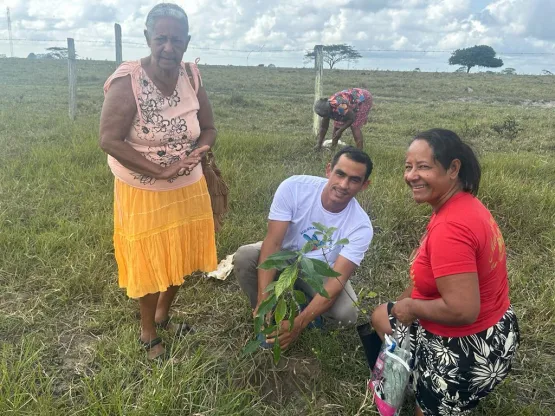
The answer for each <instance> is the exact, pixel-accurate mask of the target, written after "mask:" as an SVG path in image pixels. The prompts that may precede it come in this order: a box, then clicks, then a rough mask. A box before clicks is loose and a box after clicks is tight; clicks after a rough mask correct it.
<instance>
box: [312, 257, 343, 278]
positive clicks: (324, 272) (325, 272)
mask: <svg viewBox="0 0 555 416" xmlns="http://www.w3.org/2000/svg"><path fill="white" fill-rule="evenodd" d="M308 260H309V261H310V262H311V263H312V266H313V267H314V270H315V271H316V273H318V274H319V275H320V276H326V277H339V276H341V273H337V272H336V271H335V270H333V269H332V268H331V267H330V265H329V264H328V263H326V262H325V261H322V260H318V259H308Z"/></svg>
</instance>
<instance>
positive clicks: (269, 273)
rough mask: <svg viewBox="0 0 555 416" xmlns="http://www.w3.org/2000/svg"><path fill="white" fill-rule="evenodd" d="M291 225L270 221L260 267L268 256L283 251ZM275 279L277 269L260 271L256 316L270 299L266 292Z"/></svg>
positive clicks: (263, 244) (260, 257)
mask: <svg viewBox="0 0 555 416" xmlns="http://www.w3.org/2000/svg"><path fill="white" fill-rule="evenodd" d="M289 223H290V222H289V221H275V220H269V221H268V231H267V232H266V237H265V238H264V241H263V242H262V247H261V248H260V256H259V257H258V264H259V265H260V264H262V263H263V262H264V261H266V259H267V258H268V256H270V255H272V254H274V253H277V252H278V251H279V250H281V244H282V243H283V238H284V237H285V233H286V232H287V227H289ZM275 277H276V270H275V269H271V270H264V269H258V303H257V305H256V309H255V315H256V311H257V310H258V306H259V305H260V304H261V303H262V302H263V301H264V300H265V299H266V298H267V297H268V293H265V292H264V291H265V290H266V287H267V286H268V285H269V284H270V283H272V282H273V281H274V279H275Z"/></svg>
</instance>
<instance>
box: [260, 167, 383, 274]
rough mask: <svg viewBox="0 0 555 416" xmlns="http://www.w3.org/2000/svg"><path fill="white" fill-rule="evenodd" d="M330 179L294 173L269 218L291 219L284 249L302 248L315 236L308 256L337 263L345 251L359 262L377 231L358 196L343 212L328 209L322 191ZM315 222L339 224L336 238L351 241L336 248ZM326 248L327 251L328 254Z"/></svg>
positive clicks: (278, 194) (282, 186) (276, 198)
mask: <svg viewBox="0 0 555 416" xmlns="http://www.w3.org/2000/svg"><path fill="white" fill-rule="evenodd" d="M326 183H327V179H326V178H320V177H317V176H308V175H297V176H292V177H290V178H288V179H286V180H284V181H283V182H282V183H281V184H280V185H279V187H278V189H277V191H276V194H275V195H274V200H273V201H272V206H271V208H270V214H269V215H268V219H269V220H275V221H290V224H289V227H288V228H287V232H286V233H285V237H284V239H283V244H282V248H283V249H285V250H300V249H301V248H302V247H303V246H304V245H305V243H306V242H307V241H310V240H312V241H313V242H314V247H313V250H312V251H311V252H309V253H307V254H306V256H307V257H311V258H316V259H319V260H323V261H325V260H326V259H327V261H328V262H329V263H330V265H331V266H333V264H334V263H335V261H336V259H337V256H338V255H341V256H342V257H345V258H346V259H347V260H350V261H352V262H353V263H355V264H356V265H357V266H359V265H360V262H361V261H362V259H363V258H364V253H366V250H368V246H369V245H370V242H371V241H372V236H373V235H374V231H373V229H372V223H371V222H370V218H369V217H368V215H367V214H366V212H364V210H363V209H362V207H361V206H360V204H359V203H358V201H357V200H356V199H354V198H353V199H351V201H349V204H348V205H347V206H346V207H345V209H344V210H343V211H341V212H337V213H334V212H329V211H327V210H326V209H325V208H324V207H323V206H322V191H323V189H324V186H325V185H326ZM314 222H319V223H321V224H323V225H325V226H326V227H328V228H329V227H336V228H337V230H336V231H335V232H334V234H333V236H332V240H333V242H335V241H339V240H341V239H343V238H347V239H348V240H349V244H346V245H344V246H341V245H340V246H337V247H336V248H335V249H333V250H332V249H331V248H332V247H331V246H332V245H333V244H331V245H330V244H327V245H324V244H323V243H322V241H321V237H322V236H321V235H317V234H315V232H316V231H317V229H316V228H315V227H314V225H312V223H314ZM322 248H323V249H324V252H325V253H326V254H325V258H324V254H323V253H322Z"/></svg>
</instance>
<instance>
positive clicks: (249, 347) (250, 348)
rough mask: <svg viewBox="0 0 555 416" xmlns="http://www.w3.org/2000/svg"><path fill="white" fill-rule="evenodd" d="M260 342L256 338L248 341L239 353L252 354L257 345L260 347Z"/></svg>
mask: <svg viewBox="0 0 555 416" xmlns="http://www.w3.org/2000/svg"><path fill="white" fill-rule="evenodd" d="M260 344H261V342H260V341H259V340H257V339H254V340H252V341H249V342H248V344H247V345H245V346H244V347H243V350H242V351H241V353H242V354H243V355H249V354H252V353H253V352H255V351H256V350H257V349H258V347H260Z"/></svg>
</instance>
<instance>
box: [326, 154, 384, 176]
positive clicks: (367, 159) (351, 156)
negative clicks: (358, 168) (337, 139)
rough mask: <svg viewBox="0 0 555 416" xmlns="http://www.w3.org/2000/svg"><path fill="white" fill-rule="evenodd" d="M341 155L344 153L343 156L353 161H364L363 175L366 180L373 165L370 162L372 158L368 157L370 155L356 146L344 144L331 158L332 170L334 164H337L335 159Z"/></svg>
mask: <svg viewBox="0 0 555 416" xmlns="http://www.w3.org/2000/svg"><path fill="white" fill-rule="evenodd" d="M342 155H345V157H347V158H349V159H351V160H352V161H353V162H357V163H364V164H365V165H366V175H364V180H365V181H367V180H368V178H369V177H370V174H371V173H372V169H373V167H374V164H373V163H372V159H370V156H368V154H367V153H365V152H363V151H362V150H360V149H358V148H356V147H353V146H345V147H343V148H342V149H340V150H339V151H338V152H337V153H336V154H335V155H334V156H333V159H332V160H331V168H332V170H333V168H334V167H335V165H337V161H338V160H339V158H340V157H341V156H342Z"/></svg>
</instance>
